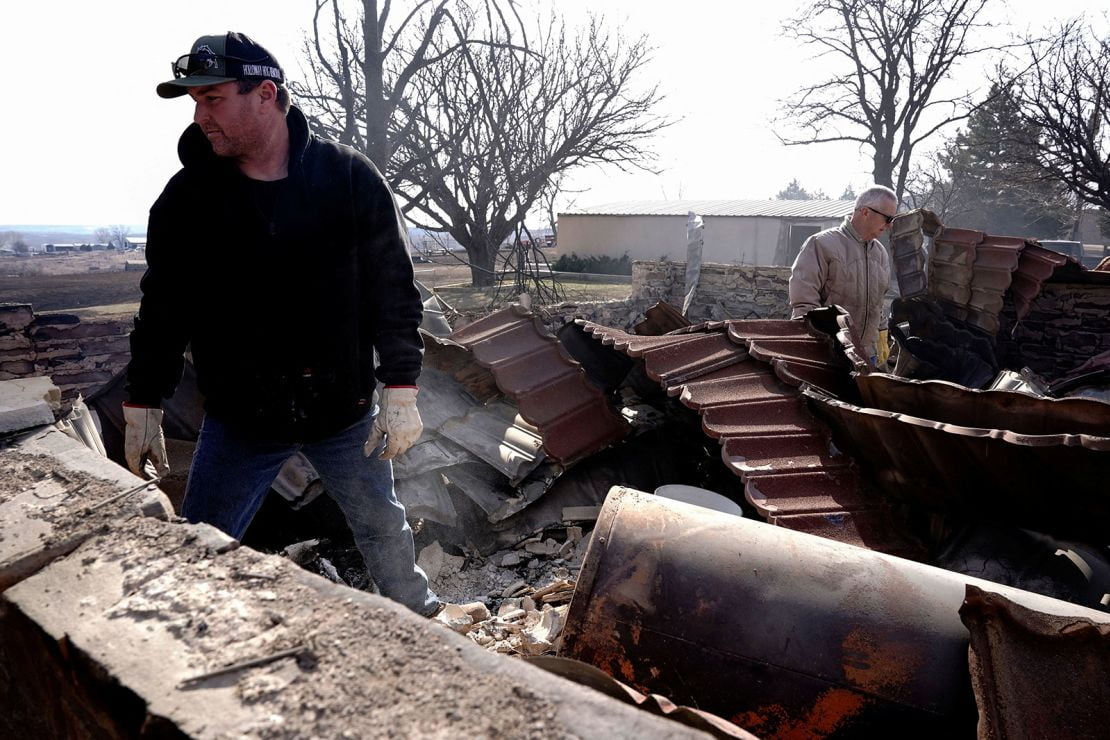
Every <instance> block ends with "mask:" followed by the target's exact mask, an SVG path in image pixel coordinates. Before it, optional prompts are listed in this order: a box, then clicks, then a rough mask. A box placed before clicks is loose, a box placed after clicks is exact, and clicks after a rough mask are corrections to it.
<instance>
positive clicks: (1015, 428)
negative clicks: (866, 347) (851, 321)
mask: <svg viewBox="0 0 1110 740" xmlns="http://www.w3.org/2000/svg"><path fill="white" fill-rule="evenodd" d="M856 384H857V385H858V386H859V389H860V394H861V395H862V396H863V400H864V403H865V404H866V405H868V406H870V407H872V408H876V409H882V410H884V411H891V412H894V413H899V414H909V415H910V416H918V417H922V418H928V419H933V420H935V421H939V422H944V423H947V424H956V425H959V426H964V427H977V428H985V429H999V430H1008V431H1011V432H1017V433H1018V434H1024V435H1048V434H1088V435H1094V436H1107V435H1110V403H1107V402H1105V401H1100V400H1097V399H1094V398H1042V397H1039V396H1032V395H1029V394H1027V393H1017V392H1014V391H1004V390H986V391H981V390H975V389H972V388H967V387H965V386H962V385H957V384H955V383H949V382H947V381H944V380H909V379H907V378H899V377H897V376H894V375H887V374H885V373H872V374H870V375H866V376H863V375H860V376H857V377H856ZM1108 486H1110V484H1108Z"/></svg>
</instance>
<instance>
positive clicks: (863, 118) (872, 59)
mask: <svg viewBox="0 0 1110 740" xmlns="http://www.w3.org/2000/svg"><path fill="white" fill-rule="evenodd" d="M989 1H990V0H816V2H813V3H812V4H810V5H808V6H807V7H806V9H805V10H804V11H802V12H801V14H800V15H799V16H798V17H797V18H795V19H793V20H792V21H791V22H790V23H789V24H788V25H787V26H786V28H785V29H784V32H785V34H786V35H787V36H789V37H792V38H795V39H797V40H800V41H802V42H803V43H804V44H806V45H808V46H811V47H816V48H817V49H818V50H819V53H818V57H819V58H821V59H822V60H823V64H826V65H827V66H828V67H829V69H830V73H829V76H828V77H827V78H825V79H823V80H821V81H820V82H816V83H814V84H811V85H806V86H805V87H803V88H801V89H799V90H798V91H797V92H796V93H795V94H794V96H793V97H792V98H790V99H788V100H786V101H784V103H783V105H784V111H783V115H782V117H781V118H780V121H779V123H780V124H781V125H782V126H783V127H784V128H785V129H786V130H787V131H788V132H789V133H788V134H787V135H781V134H780V137H781V139H782V141H783V142H784V143H786V144H788V145H800V144H817V143H824V142H832V141H854V142H857V143H859V144H860V145H861V146H864V147H867V148H869V149H870V150H871V152H872V153H873V156H874V167H873V177H874V180H875V182H876V183H878V184H880V185H886V186H888V187H891V188H893V189H894V191H895V193H897V194H898V197H899V198H901V197H902V195H903V193H904V192H905V190H906V182H907V179H908V178H909V174H910V165H911V161H912V157H913V152H914V148H915V147H917V146H918V145H919V144H921V143H922V142H923V141H925V140H926V139H928V138H929V137H930V136H932V135H933V134H935V133H936V132H937V131H939V130H940V129H942V128H944V127H945V126H947V125H948V124H950V123H953V122H955V121H959V120H962V119H964V118H966V117H967V115H968V112H969V111H970V109H971V107H972V104H971V100H970V91H966V90H962V91H961V90H950V89H948V88H950V87H951V85H948V84H946V83H947V82H948V78H949V75H950V73H951V72H952V70H953V69H954V68H955V67H956V65H958V64H959V63H960V62H961V61H962V60H964V59H966V58H967V57H969V56H971V55H973V54H977V53H980V52H983V51H988V50H992V49H993V50H996V49H997V48H998V47H997V46H994V47H992V46H976V45H975V44H974V43H973V39H974V38H975V34H976V33H977V32H978V31H980V30H981V29H982V28H984V27H985V24H984V23H982V22H981V21H979V17H980V15H981V13H982V11H983V8H984V6H986V5H987V3H988V2H989Z"/></svg>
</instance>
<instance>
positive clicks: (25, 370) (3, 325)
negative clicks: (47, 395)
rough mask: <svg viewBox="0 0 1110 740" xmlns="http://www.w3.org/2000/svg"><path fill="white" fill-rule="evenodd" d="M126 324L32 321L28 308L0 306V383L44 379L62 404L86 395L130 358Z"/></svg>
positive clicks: (66, 318)
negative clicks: (56, 390) (55, 388)
mask: <svg viewBox="0 0 1110 740" xmlns="http://www.w3.org/2000/svg"><path fill="white" fill-rule="evenodd" d="M130 332H131V321H130V320H126V321H121V320H118V319H103V320H96V321H82V320H81V319H80V318H79V317H77V316H74V315H72V314H63V313H48V314H39V315H35V313H34V311H33V310H32V308H31V306H30V305H29V304H22V303H8V304H2V305H0V380H14V379H16V378H27V377H38V376H48V377H50V378H51V379H52V380H53V381H54V384H55V385H56V386H58V388H60V389H61V391H62V398H63V400H71V399H73V398H75V397H76V396H77V394H78V393H81V394H83V395H88V394H89V393H90V392H91V391H93V390H95V389H97V388H99V387H100V386H101V385H102V384H104V383H105V382H107V381H108V380H110V379H111V378H112V376H114V375H115V374H116V373H117V372H119V371H120V370H122V369H123V368H124V367H125V366H126V365H127V362H128V360H129V359H130V356H131V351H130V345H129V343H128V334H130Z"/></svg>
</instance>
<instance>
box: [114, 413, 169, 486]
mask: <svg viewBox="0 0 1110 740" xmlns="http://www.w3.org/2000/svg"><path fill="white" fill-rule="evenodd" d="M123 420H124V421H125V422H126V423H127V429H126V431H125V432H124V435H123V456H124V458H125V459H126V460H127V467H129V468H131V472H132V473H134V474H135V475H137V476H139V477H140V478H145V477H146V476H145V475H144V474H143V457H144V456H146V457H147V458H149V459H150V462H151V464H153V465H154V471H155V473H156V474H157V476H158V477H159V478H160V477H162V476H164V475H167V474H168V473H169V472H170V464H169V462H168V461H167V460H166V438H165V436H164V435H163V434H162V409H154V408H149V407H147V406H129V405H127V404H126V403H125V404H124V405H123Z"/></svg>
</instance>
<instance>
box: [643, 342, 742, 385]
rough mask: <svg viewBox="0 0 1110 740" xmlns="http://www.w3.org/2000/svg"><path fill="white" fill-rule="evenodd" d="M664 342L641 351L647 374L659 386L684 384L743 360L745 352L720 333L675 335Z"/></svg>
mask: <svg viewBox="0 0 1110 740" xmlns="http://www.w3.org/2000/svg"><path fill="white" fill-rule="evenodd" d="M675 339H676V340H678V341H675V342H673V343H671V344H668V345H661V346H657V347H654V348H652V349H646V350H643V353H642V356H643V358H644V369H645V370H646V371H647V374H648V377H649V378H651V379H652V380H655V381H658V382H659V383H660V384H661V385H662V386H663V387H670V386H673V385H675V384H678V383H685V382H687V381H689V380H693V379H694V378H697V377H699V376H702V375H705V374H706V373H709V372H712V371H714V370H720V369H722V368H726V367H729V366H730V365H735V364H736V363H738V362H742V361H743V360H745V359H747V356H748V354H747V352H746V351H745V350H744V348H743V347H738V346H737V345H736V344H734V343H733V342H731V341H729V338H728V336H727V335H725V334H724V333H723V332H714V333H712V334H696V335H689V336H682V337H676V338H675Z"/></svg>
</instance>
